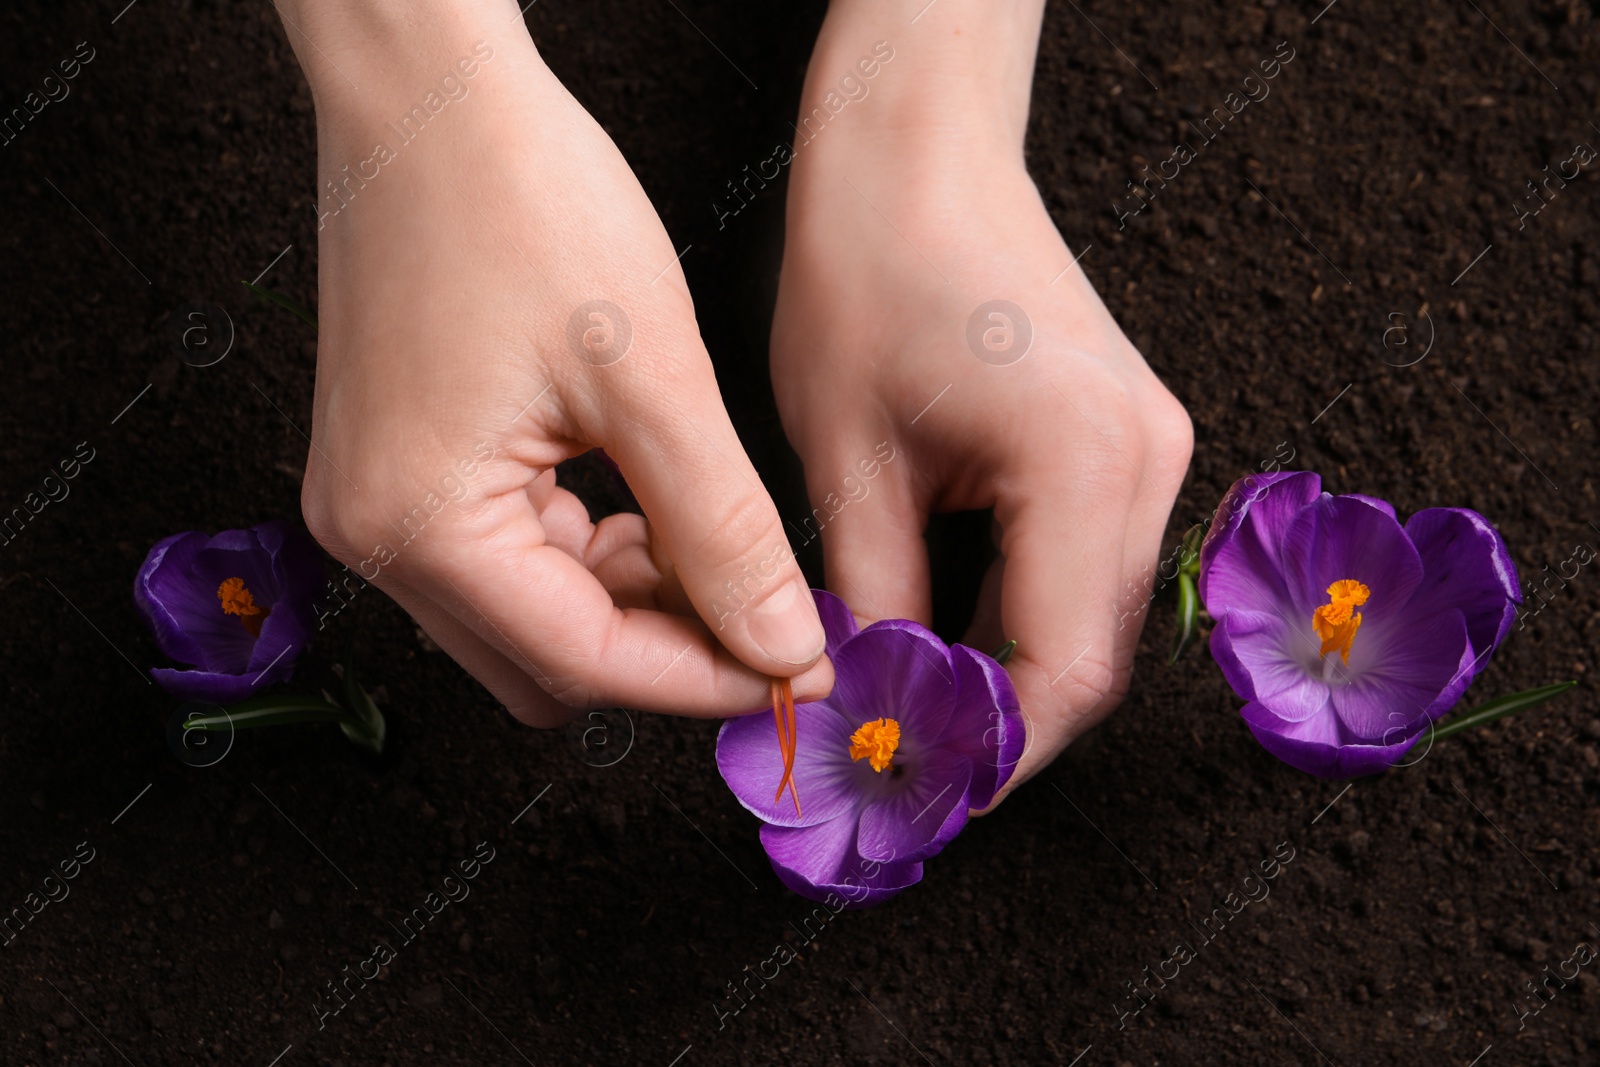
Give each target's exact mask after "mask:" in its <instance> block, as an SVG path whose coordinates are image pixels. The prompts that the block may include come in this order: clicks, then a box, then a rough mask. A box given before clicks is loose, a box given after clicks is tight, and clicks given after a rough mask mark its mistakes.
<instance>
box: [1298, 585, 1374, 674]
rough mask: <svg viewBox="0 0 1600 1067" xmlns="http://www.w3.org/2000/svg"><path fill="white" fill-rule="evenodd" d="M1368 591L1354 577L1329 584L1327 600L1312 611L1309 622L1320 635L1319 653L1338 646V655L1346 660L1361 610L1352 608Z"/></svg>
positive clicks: (1354, 636)
mask: <svg viewBox="0 0 1600 1067" xmlns="http://www.w3.org/2000/svg"><path fill="white" fill-rule="evenodd" d="M1371 595H1372V590H1370V589H1368V588H1367V587H1366V586H1364V585H1362V584H1361V583H1360V582H1358V581H1356V580H1355V579H1354V578H1341V579H1339V580H1338V581H1337V582H1334V583H1333V584H1332V585H1330V586H1328V603H1326V604H1324V605H1322V607H1320V608H1318V609H1317V610H1316V611H1314V612H1312V613H1311V626H1312V628H1313V629H1315V630H1316V631H1317V636H1318V637H1320V638H1322V649H1321V651H1320V652H1319V653H1318V655H1321V656H1327V654H1328V653H1329V652H1332V651H1333V650H1334V649H1338V650H1339V656H1340V658H1341V659H1342V660H1343V661H1344V662H1345V663H1346V664H1347V665H1348V664H1349V662H1350V646H1351V644H1353V643H1354V642H1355V639H1356V631H1357V630H1359V629H1361V613H1360V612H1359V611H1356V610H1355V609H1356V608H1359V607H1360V606H1361V605H1363V604H1365V603H1366V602H1367V598H1368V597H1370V596H1371Z"/></svg>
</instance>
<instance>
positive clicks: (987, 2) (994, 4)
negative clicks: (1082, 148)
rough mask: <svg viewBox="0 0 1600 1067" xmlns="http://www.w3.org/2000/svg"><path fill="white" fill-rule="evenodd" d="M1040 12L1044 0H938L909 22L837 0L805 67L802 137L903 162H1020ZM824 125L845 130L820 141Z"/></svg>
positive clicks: (882, 8) (901, 14)
mask: <svg viewBox="0 0 1600 1067" xmlns="http://www.w3.org/2000/svg"><path fill="white" fill-rule="evenodd" d="M1043 11H1044V4H1043V0H934V3H932V4H930V5H929V6H928V7H927V8H924V9H923V10H922V12H921V14H920V15H917V16H916V21H914V22H913V21H912V17H911V16H908V15H907V14H906V13H905V10H904V9H902V8H899V6H898V5H896V9H895V10H890V9H889V8H888V6H887V5H885V4H883V3H881V2H880V0H833V2H832V3H831V4H830V5H829V8H828V15H827V18H826V19H825V20H824V22H823V26H822V30H821V32H820V33H819V34H818V36H817V44H816V48H815V49H814V51H813V53H812V59H811V63H810V66H809V67H808V69H807V73H806V82H805V88H804V90H803V93H802V96H801V105H800V119H799V121H798V122H797V124H796V130H797V133H798V134H799V138H800V140H801V141H804V142H806V143H807V144H808V146H809V145H810V144H811V143H812V142H816V146H817V147H821V146H822V142H823V141H826V140H830V139H834V140H840V141H844V140H854V141H859V142H863V143H867V142H870V143H871V144H872V145H873V146H874V153H875V154H877V153H887V154H889V155H890V156H893V157H897V158H900V159H902V160H905V161H906V162H908V163H909V162H915V163H919V164H929V165H931V164H933V163H936V162H939V161H941V160H945V161H949V160H952V159H959V158H962V157H966V158H974V159H977V158H987V159H989V160H990V161H993V160H994V159H995V157H996V155H997V154H998V155H999V156H1001V157H1005V156H1014V157H1015V158H1016V160H1017V161H1018V162H1019V163H1020V161H1021V156H1022V142H1023V138H1024V136H1025V134H1026V132H1027V121H1028V100H1029V96H1030V93H1031V89H1032V81H1033V64H1034V57H1035V54H1036V52H1037V48H1038V40H1039V26H1040V21H1041V19H1042V17H1043ZM834 119H837V120H839V121H838V122H837V123H836V124H835V123H834V121H833V120H834ZM825 124H826V125H835V127H836V128H838V129H841V130H843V131H849V133H848V135H847V136H841V137H838V138H823V139H821V140H818V135H819V133H820V130H821V129H822V128H823V126H824V125H825ZM796 148H797V149H799V148H800V145H799V144H797V145H796ZM797 154H803V153H797Z"/></svg>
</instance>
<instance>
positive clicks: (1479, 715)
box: [1433, 681, 1578, 741]
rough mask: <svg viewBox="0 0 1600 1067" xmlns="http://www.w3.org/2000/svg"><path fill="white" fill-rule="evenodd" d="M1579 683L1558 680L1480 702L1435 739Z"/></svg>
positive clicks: (1523, 707)
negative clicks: (1551, 683) (1536, 687)
mask: <svg viewBox="0 0 1600 1067" xmlns="http://www.w3.org/2000/svg"><path fill="white" fill-rule="evenodd" d="M1577 684H1578V683H1577V682H1576V681H1571V682H1557V683H1556V684H1554V685H1546V686H1541V687H1540V688H1538V689H1528V690H1525V691H1523V692H1521V693H1512V694H1511V695H1510V696H1503V697H1497V698H1496V699H1494V700H1491V701H1489V702H1488V703H1487V704H1480V705H1478V706H1477V707H1475V708H1473V709H1472V710H1471V711H1469V712H1466V713H1464V714H1462V715H1458V716H1456V717H1455V718H1453V719H1451V720H1450V721H1449V722H1448V723H1446V724H1445V725H1443V726H1441V727H1439V728H1438V729H1436V730H1435V731H1434V732H1433V739H1434V740H1435V741H1437V740H1439V739H1440V738H1441V737H1449V736H1450V735H1451V734H1458V733H1460V732H1461V731H1463V730H1470V729H1472V728H1473V727H1475V726H1482V725H1483V724H1484V723H1489V722H1493V721H1494V720H1496V719H1499V718H1502V717H1504V716H1506V715H1511V714H1513V713H1515V712H1518V711H1525V710H1527V709H1528V708H1531V707H1533V706H1534V705H1535V704H1543V703H1544V702H1545V701H1547V700H1550V699H1553V698H1555V697H1558V696H1560V695H1561V694H1562V693H1565V692H1566V691H1567V690H1569V689H1571V688H1573V687H1574V686H1576V685H1577Z"/></svg>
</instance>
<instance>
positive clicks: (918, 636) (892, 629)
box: [801, 619, 956, 804]
mask: <svg viewBox="0 0 1600 1067" xmlns="http://www.w3.org/2000/svg"><path fill="white" fill-rule="evenodd" d="M833 674H834V682H833V693H832V694H831V695H830V696H829V702H830V703H831V704H832V705H833V706H834V707H836V708H838V709H839V711H840V713H841V714H843V715H844V716H845V717H846V718H847V719H849V720H852V721H853V722H854V724H855V727H859V726H860V725H861V724H862V723H865V722H871V721H872V720H874V719H881V718H888V719H894V720H895V721H897V722H898V723H899V724H900V736H901V744H905V743H907V741H908V740H913V739H914V741H915V742H916V743H921V744H925V745H931V744H932V743H933V742H934V739H936V738H937V737H938V736H939V735H940V734H941V733H943V732H944V727H945V723H947V722H948V721H949V720H950V713H951V711H952V710H953V709H954V708H955V703H956V683H955V671H954V669H953V668H952V667H951V665H950V651H949V649H947V648H946V647H945V644H944V642H943V641H941V640H939V639H938V638H937V637H935V636H934V635H933V633H932V632H931V631H929V630H928V629H927V628H926V627H924V626H920V625H918V624H917V623H914V622H910V621H908V620H905V619H887V620H885V621H883V622H875V623H873V624H872V625H871V626H868V627H867V628H866V629H865V630H862V631H861V632H860V633H858V634H856V636H854V637H852V638H851V639H850V640H848V641H846V642H845V643H844V644H843V645H841V646H840V648H839V654H838V655H837V656H834V657H833ZM853 729H854V727H853V728H852V730H853ZM801 803H802V804H803V803H805V798H804V796H803V795H802V797H801Z"/></svg>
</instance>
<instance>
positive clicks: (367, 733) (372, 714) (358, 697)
mask: <svg viewBox="0 0 1600 1067" xmlns="http://www.w3.org/2000/svg"><path fill="white" fill-rule="evenodd" d="M344 701H345V705H346V707H348V708H349V711H350V715H349V716H346V718H345V721H344V722H341V723H340V724H339V729H341V730H343V731H344V735H345V736H346V737H348V738H349V739H350V740H351V741H354V742H355V743H356V744H358V745H360V746H361V747H362V748H370V749H371V750H372V751H374V752H377V753H380V754H381V753H382V752H383V741H384V738H385V737H387V736H388V734H389V724H388V723H386V722H385V721H384V719H383V712H381V711H379V710H378V705H376V704H374V703H373V702H372V698H371V697H370V696H368V695H367V691H366V690H365V689H363V688H361V684H360V683H359V682H357V681H356V672H355V666H354V663H353V660H352V659H351V658H349V657H347V658H346V659H345V664H344ZM351 716H353V717H354V718H355V720H356V721H354V722H352V721H350V717H351Z"/></svg>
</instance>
